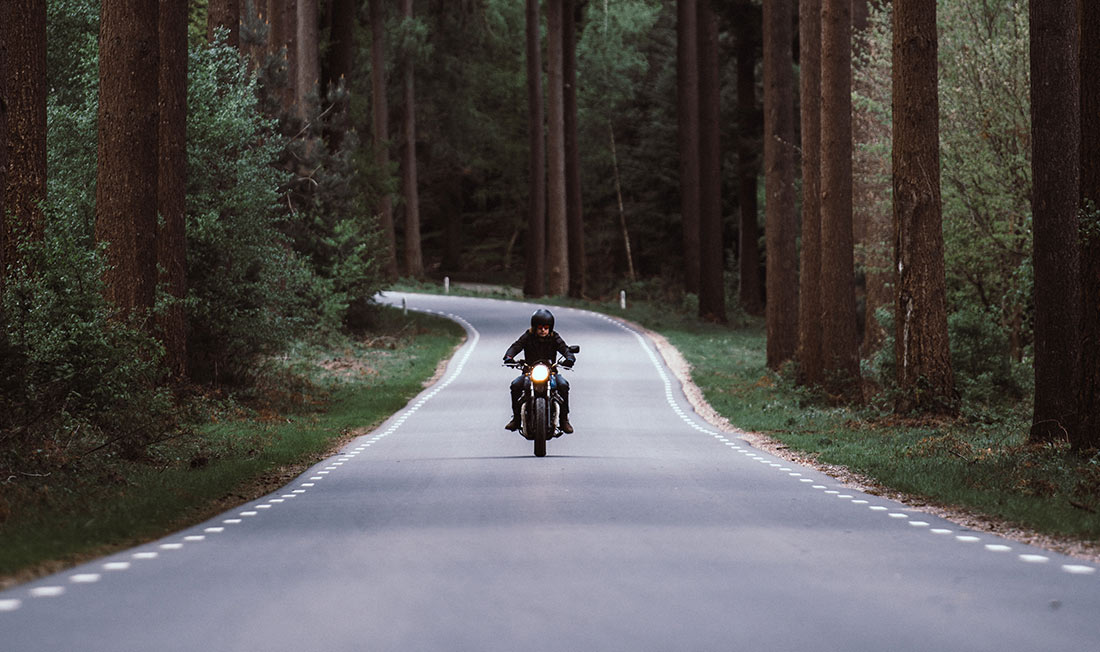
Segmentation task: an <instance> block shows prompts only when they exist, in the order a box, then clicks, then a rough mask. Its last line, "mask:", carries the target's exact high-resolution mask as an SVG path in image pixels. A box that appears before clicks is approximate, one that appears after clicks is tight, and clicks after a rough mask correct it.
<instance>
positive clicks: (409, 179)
mask: <svg viewBox="0 0 1100 652" xmlns="http://www.w3.org/2000/svg"><path fill="white" fill-rule="evenodd" d="M401 10H402V15H404V17H405V19H406V20H410V21H411V20H412V19H413V0H402V7H401ZM414 68H415V60H414V58H413V57H411V56H410V57H408V59H407V61H406V62H405V84H404V88H405V119H404V121H403V123H402V124H403V129H402V131H403V132H404V135H405V154H404V157H403V158H404V161H403V162H404V165H403V168H404V175H403V184H402V185H403V187H404V190H405V273H406V274H408V275H409V276H411V277H413V278H421V277H422V276H424V258H423V255H422V254H421V252H420V194H419V189H418V188H417V179H416V85H415V81H416V78H415V73H414Z"/></svg>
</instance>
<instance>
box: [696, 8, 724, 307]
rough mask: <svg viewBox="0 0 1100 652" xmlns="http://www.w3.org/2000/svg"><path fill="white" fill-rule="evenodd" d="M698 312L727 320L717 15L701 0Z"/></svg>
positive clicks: (699, 22)
mask: <svg viewBox="0 0 1100 652" xmlns="http://www.w3.org/2000/svg"><path fill="white" fill-rule="evenodd" d="M697 7H698V10H699V13H698V27H699V316H700V317H702V318H703V319H706V320H708V321H715V322H725V321H726V282H725V264H724V262H723V258H724V255H725V244H724V239H723V237H722V149H721V147H720V142H719V141H720V140H721V138H720V134H721V124H720V123H721V111H720V98H721V94H722V82H721V76H720V71H719V60H718V18H717V16H715V14H714V9H713V8H712V7H711V4H710V2H709V1H703V2H699V3H698V5H697Z"/></svg>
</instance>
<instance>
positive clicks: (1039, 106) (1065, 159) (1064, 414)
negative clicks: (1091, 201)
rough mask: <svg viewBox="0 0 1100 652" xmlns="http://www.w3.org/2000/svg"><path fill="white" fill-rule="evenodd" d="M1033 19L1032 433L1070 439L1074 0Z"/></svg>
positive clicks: (1077, 121) (1077, 345) (1076, 315)
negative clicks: (1033, 338)
mask: <svg viewBox="0 0 1100 652" xmlns="http://www.w3.org/2000/svg"><path fill="white" fill-rule="evenodd" d="M1030 17H1031V26H1030V39H1031V134H1032V135H1031V142H1032V158H1031V169H1032V178H1033V180H1034V189H1033V191H1032V202H1031V203H1032V216H1033V217H1032V223H1033V229H1034V243H1033V246H1034V249H1033V254H1032V260H1033V264H1034V266H1035V289H1034V303H1035V405H1034V414H1033V417H1032V427H1031V435H1030V437H1031V439H1032V441H1051V440H1055V439H1067V438H1068V439H1069V440H1070V441H1075V439H1076V436H1077V422H1078V419H1079V415H1078V414H1077V384H1078V381H1079V373H1080V369H1081V367H1080V364H1081V297H1080V289H1081V284H1080V246H1079V243H1078V220H1077V209H1078V206H1079V199H1080V197H1079V191H1080V185H1079V179H1080V161H1079V156H1080V154H1079V152H1080V142H1081V115H1080V111H1079V106H1080V95H1079V85H1078V84H1079V80H1078V74H1079V70H1078V61H1079V56H1078V44H1077V39H1076V29H1077V0H1044V1H1043V2H1032V3H1031V5H1030Z"/></svg>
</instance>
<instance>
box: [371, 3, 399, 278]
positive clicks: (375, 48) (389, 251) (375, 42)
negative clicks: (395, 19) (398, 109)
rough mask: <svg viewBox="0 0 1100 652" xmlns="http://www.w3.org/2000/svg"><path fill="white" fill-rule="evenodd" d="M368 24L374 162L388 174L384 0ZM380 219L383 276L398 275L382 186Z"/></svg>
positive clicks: (373, 9)
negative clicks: (384, 273)
mask: <svg viewBox="0 0 1100 652" xmlns="http://www.w3.org/2000/svg"><path fill="white" fill-rule="evenodd" d="M370 27H371V46H370V52H371V100H372V102H371V105H372V112H371V117H372V121H373V134H374V165H375V167H377V168H378V170H379V172H380V174H382V175H385V176H386V177H387V178H388V176H389V169H390V150H389V147H390V136H389V124H390V117H389V116H390V111H389V101H388V100H387V99H386V3H385V0H370ZM387 185H388V184H387ZM375 210H377V211H378V218H379V222H381V224H382V239H383V245H384V247H385V251H383V252H382V261H383V267H384V268H385V270H386V277H387V278H389V279H390V280H394V279H396V278H397V236H396V234H395V232H394V224H393V197H392V195H390V192H389V189H388V188H382V189H381V197H380V198H379V200H378V206H377V207H376V209H375Z"/></svg>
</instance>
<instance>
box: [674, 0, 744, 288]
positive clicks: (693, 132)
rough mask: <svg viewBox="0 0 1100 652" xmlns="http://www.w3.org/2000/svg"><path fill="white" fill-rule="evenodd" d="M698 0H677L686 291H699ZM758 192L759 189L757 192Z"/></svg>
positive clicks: (677, 51) (681, 193)
mask: <svg viewBox="0 0 1100 652" xmlns="http://www.w3.org/2000/svg"><path fill="white" fill-rule="evenodd" d="M698 13H699V12H698V8H697V0H677V2H676V106H677V112H676V113H677V125H678V134H679V148H680V221H681V223H682V229H683V247H684V290H685V291H686V292H690V293H698V292H699V28H698V24H699V23H698V20H699V17H698ZM753 192H754V193H755V190H754V191H753Z"/></svg>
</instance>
